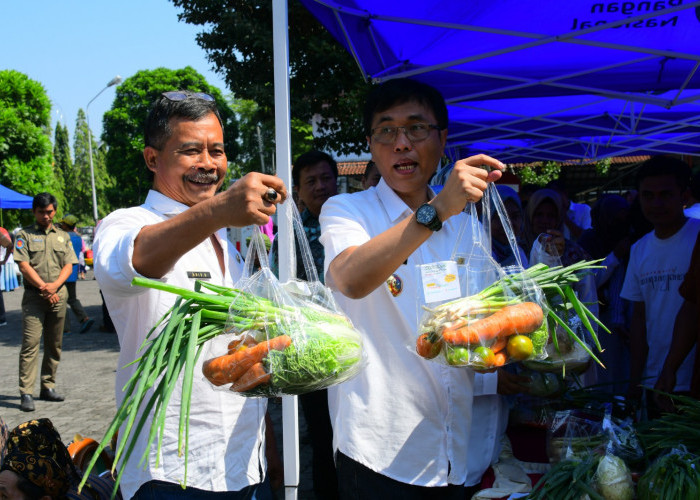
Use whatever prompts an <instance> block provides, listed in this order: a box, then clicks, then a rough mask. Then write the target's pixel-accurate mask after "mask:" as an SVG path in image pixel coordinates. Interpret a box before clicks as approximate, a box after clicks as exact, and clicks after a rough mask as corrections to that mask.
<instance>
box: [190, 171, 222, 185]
mask: <svg viewBox="0 0 700 500" xmlns="http://www.w3.org/2000/svg"><path fill="white" fill-rule="evenodd" d="M185 179H187V180H188V181H190V182H196V183H198V184H216V183H217V182H219V174H218V173H216V172H200V171H197V172H194V173H191V174H188V175H186V176H185Z"/></svg>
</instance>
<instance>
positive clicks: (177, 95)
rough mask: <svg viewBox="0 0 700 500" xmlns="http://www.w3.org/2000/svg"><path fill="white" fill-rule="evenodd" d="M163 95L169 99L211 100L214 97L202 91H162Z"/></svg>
mask: <svg viewBox="0 0 700 500" xmlns="http://www.w3.org/2000/svg"><path fill="white" fill-rule="evenodd" d="M163 97H165V98H166V99H169V100H171V101H185V100H187V99H202V100H203V101H213V100H214V98H213V97H212V96H210V95H209V94H205V93H204V92H182V91H179V90H173V91H171V92H163Z"/></svg>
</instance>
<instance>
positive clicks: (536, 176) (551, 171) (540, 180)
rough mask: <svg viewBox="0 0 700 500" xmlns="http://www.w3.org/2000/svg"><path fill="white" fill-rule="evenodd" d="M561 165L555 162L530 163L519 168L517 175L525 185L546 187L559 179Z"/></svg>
mask: <svg viewBox="0 0 700 500" xmlns="http://www.w3.org/2000/svg"><path fill="white" fill-rule="evenodd" d="M560 172H561V165H560V164H559V163H557V162H554V161H544V162H536V163H530V164H528V165H525V166H523V167H521V168H519V169H518V170H517V171H516V172H515V175H517V176H518V177H519V178H520V181H521V182H522V183H523V184H534V185H536V186H544V185H546V184H547V183H548V182H549V181H553V180H555V179H558V178H559V173H560Z"/></svg>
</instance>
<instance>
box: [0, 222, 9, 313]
mask: <svg viewBox="0 0 700 500" xmlns="http://www.w3.org/2000/svg"><path fill="white" fill-rule="evenodd" d="M0 229H2V231H0V267H5V264H7V259H9V258H10V256H11V255H12V239H10V235H9V234H8V233H7V231H6V230H5V228H0ZM4 288H5V287H4V286H2V287H0V326H6V325H7V317H6V315H5V299H4V298H3V296H2V291H3V289H4Z"/></svg>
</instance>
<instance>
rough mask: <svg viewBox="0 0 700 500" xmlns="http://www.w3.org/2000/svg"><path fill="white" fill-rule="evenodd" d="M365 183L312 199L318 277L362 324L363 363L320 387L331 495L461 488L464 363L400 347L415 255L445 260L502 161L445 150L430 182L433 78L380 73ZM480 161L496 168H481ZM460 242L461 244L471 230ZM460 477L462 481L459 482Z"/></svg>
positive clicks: (438, 100) (468, 403)
mask: <svg viewBox="0 0 700 500" xmlns="http://www.w3.org/2000/svg"><path fill="white" fill-rule="evenodd" d="M364 124H365V129H366V132H367V142H368V143H369V148H370V152H371V153H372V159H373V160H374V162H375V163H376V164H377V168H378V169H379V172H380V174H381V177H382V179H381V180H380V181H379V184H377V186H376V187H375V188H373V189H369V190H366V191H360V192H358V193H353V194H341V195H338V196H335V197H334V198H331V199H329V200H328V201H327V202H326V203H325V204H324V206H323V209H322V211H321V218H320V221H321V231H322V232H321V242H322V243H323V245H324V249H325V253H326V261H325V266H326V285H327V286H329V287H330V288H331V289H333V291H334V296H335V298H336V300H337V302H338V305H339V306H340V307H341V308H342V309H343V310H344V311H345V313H346V314H347V315H348V316H349V317H350V318H351V319H352V321H353V323H354V324H355V326H356V327H357V328H358V330H359V331H361V332H365V335H364V339H363V340H364V345H365V352H366V353H367V356H368V363H367V367H366V368H365V369H364V370H363V371H362V372H360V374H359V375H357V376H356V377H355V378H353V379H351V380H349V381H347V382H344V383H343V384H340V385H338V386H335V387H331V388H329V390H328V400H329V407H330V413H331V420H332V421H333V433H334V436H333V441H334V445H335V448H336V450H337V452H336V468H337V474H338V488H339V491H340V496H341V499H363V500H364V499H374V498H376V499H385V498H402V499H422V498H440V499H451V498H454V499H460V500H461V499H463V498H470V497H471V495H469V496H467V497H465V488H464V486H465V482H466V481H467V473H468V471H467V454H468V449H467V448H468V440H469V432H470V427H471V426H470V423H471V407H472V397H473V393H474V392H476V390H477V389H478V388H476V387H475V384H474V373H473V372H472V371H471V370H468V369H455V368H453V367H449V366H445V365H442V364H440V363H436V362H429V361H426V360H424V359H422V358H420V357H418V356H417V355H416V354H415V353H413V352H411V351H410V350H409V349H407V346H408V345H410V344H415V339H416V337H417V335H418V325H417V318H418V316H419V311H418V310H417V304H416V298H417V296H419V294H422V292H423V291H422V289H421V288H420V287H419V284H418V282H417V279H416V278H415V274H416V266H417V265H421V264H426V263H431V262H435V261H445V260H449V259H450V257H451V253H452V250H453V248H454V247H455V243H456V239H457V234H458V231H459V229H460V226H461V224H462V223H463V222H464V221H465V218H466V217H467V215H466V214H465V213H463V209H464V208H465V205H466V204H467V202H470V201H471V202H473V201H477V200H479V199H480V198H481V197H482V194H483V191H484V190H485V189H486V186H487V183H489V182H493V181H495V180H497V179H498V178H500V175H501V174H500V170H502V169H503V168H504V166H503V164H501V162H499V161H498V160H495V159H494V158H490V157H488V156H484V155H479V156H474V157H470V158H467V159H464V160H460V161H458V162H456V164H455V167H454V169H453V172H452V174H451V175H450V177H449V178H448V179H447V182H446V183H445V186H444V188H443V189H442V191H440V193H439V194H437V195H435V194H434V192H433V191H432V190H431V189H430V188H429V186H428V181H429V180H430V178H431V177H432V175H433V174H434V172H435V169H436V168H437V165H438V163H439V161H440V158H441V157H442V154H443V150H444V147H445V141H446V138H447V108H446V106H445V101H444V99H443V97H442V95H441V94H440V93H439V92H438V91H437V90H436V89H434V88H432V87H430V86H428V85H425V84H423V83H420V82H417V81H413V80H410V79H396V80H389V81H387V82H386V83H384V84H382V85H380V86H378V87H375V88H374V89H373V90H372V91H371V92H370V94H369V96H368V99H367V102H366V105H365V113H364ZM482 165H486V166H489V167H492V168H494V169H495V170H493V171H491V172H487V170H484V169H482V168H480V167H481V166H482ZM468 233H469V231H467V236H466V237H465V238H463V240H462V241H460V242H459V247H458V248H459V251H461V252H464V253H467V254H468V253H469V252H470V250H471V246H472V245H471V235H470V234H468ZM467 486H469V485H467Z"/></svg>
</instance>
